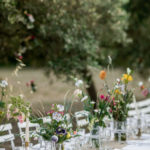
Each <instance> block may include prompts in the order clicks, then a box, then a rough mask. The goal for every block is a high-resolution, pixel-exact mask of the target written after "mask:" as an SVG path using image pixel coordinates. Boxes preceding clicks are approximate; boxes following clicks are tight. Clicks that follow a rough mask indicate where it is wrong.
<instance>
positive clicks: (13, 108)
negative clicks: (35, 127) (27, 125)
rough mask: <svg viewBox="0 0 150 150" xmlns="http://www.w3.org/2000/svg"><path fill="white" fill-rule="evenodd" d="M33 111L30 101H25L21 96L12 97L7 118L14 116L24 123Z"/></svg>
mask: <svg viewBox="0 0 150 150" xmlns="http://www.w3.org/2000/svg"><path fill="white" fill-rule="evenodd" d="M30 112H31V109H30V103H28V102H25V101H24V100H23V99H22V98H21V97H20V96H17V97H11V100H10V102H9V104H8V108H7V119H8V120H9V119H11V118H14V119H15V120H19V122H20V123H23V122H24V121H25V120H26V118H28V117H29V114H30Z"/></svg>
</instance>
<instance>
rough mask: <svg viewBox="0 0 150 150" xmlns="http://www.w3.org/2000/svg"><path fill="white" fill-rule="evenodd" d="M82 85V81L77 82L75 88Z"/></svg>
mask: <svg viewBox="0 0 150 150" xmlns="http://www.w3.org/2000/svg"><path fill="white" fill-rule="evenodd" d="M82 85H83V81H82V80H77V81H76V83H75V86H76V87H81V86H82Z"/></svg>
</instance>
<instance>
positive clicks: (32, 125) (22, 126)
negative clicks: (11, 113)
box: [18, 122, 40, 145]
mask: <svg viewBox="0 0 150 150" xmlns="http://www.w3.org/2000/svg"><path fill="white" fill-rule="evenodd" d="M39 127H40V126H39V124H37V123H29V128H35V129H34V130H31V133H33V132H35V134H36V131H38V129H39ZM18 128H19V133H20V138H21V142H22V145H23V144H24V137H25V128H26V122H23V123H20V122H18Z"/></svg>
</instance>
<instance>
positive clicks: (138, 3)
mask: <svg viewBox="0 0 150 150" xmlns="http://www.w3.org/2000/svg"><path fill="white" fill-rule="evenodd" d="M149 14H150V2H149V1H143V0H105V1H103V0H94V1H93V0H82V1H79V0H72V1H70V0H63V1H62V0H21V1H19V0H0V20H1V21H0V66H1V69H0V78H2V79H3V78H4V79H7V80H8V81H9V83H10V84H12V85H13V87H14V91H13V94H14V95H17V94H23V95H24V96H25V99H26V100H29V101H32V103H33V104H32V105H33V106H39V103H41V102H42V103H43V104H44V105H46V106H47V104H49V103H53V102H56V103H57V102H62V101H63V99H64V96H65V94H66V92H67V91H68V90H69V89H71V88H73V87H74V86H73V83H72V82H71V80H70V81H69V79H70V78H71V76H76V77H79V78H82V79H85V80H86V81H87V84H88V85H89V86H88V87H87V92H88V93H89V95H90V96H91V97H92V99H95V97H96V91H99V90H100V89H101V86H102V84H101V81H100V80H99V71H100V70H101V69H105V70H107V69H108V66H109V68H110V73H109V74H108V78H109V84H111V83H112V82H113V81H114V79H115V78H117V77H119V75H120V73H123V72H125V69H126V68H127V67H130V68H131V69H133V70H134V81H133V82H132V86H133V87H134V88H135V91H136V97H137V99H138V100H141V99H144V97H143V95H142V94H141V93H140V92H139V91H140V89H139V87H138V82H139V81H144V82H145V85H146V86H148V84H149V83H148V82H147V81H148V77H149V66H150V61H149V56H150V50H149V48H150V42H149V40H150V36H149V35H150V26H149V24H150V16H149ZM18 59H19V61H22V62H23V63H25V64H26V67H25V68H24V69H23V70H21V71H20V72H19V75H18V77H17V78H16V77H14V76H12V72H13V70H14V68H15V67H16V65H18ZM112 68H113V69H112ZM31 80H34V82H35V84H36V87H37V91H36V92H35V93H34V92H32V91H31V89H30V87H28V86H27V84H28V82H30V81H31Z"/></svg>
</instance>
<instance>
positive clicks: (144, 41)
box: [115, 0, 150, 75]
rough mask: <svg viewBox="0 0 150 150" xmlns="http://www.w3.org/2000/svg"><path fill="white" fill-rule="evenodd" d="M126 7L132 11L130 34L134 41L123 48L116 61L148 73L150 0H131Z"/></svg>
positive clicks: (149, 62)
mask: <svg viewBox="0 0 150 150" xmlns="http://www.w3.org/2000/svg"><path fill="white" fill-rule="evenodd" d="M126 9H127V11H128V12H129V13H130V18H129V29H128V35H129V37H130V38H131V39H132V41H133V42H132V43H130V44H129V45H128V46H127V47H125V48H122V50H121V53H118V54H117V58H118V59H117V61H116V62H115V63H116V64H118V65H120V63H122V65H124V66H132V67H134V68H136V69H138V70H139V71H140V72H141V73H143V75H146V74H145V70H146V69H147V68H149V66H150V61H149V56H150V50H149V49H150V42H149V41H150V36H149V35H150V15H149V14H150V1H143V0H130V2H129V3H128V5H126ZM124 59H126V61H124V62H123V61H122V60H124ZM144 69H145V70H144Z"/></svg>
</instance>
